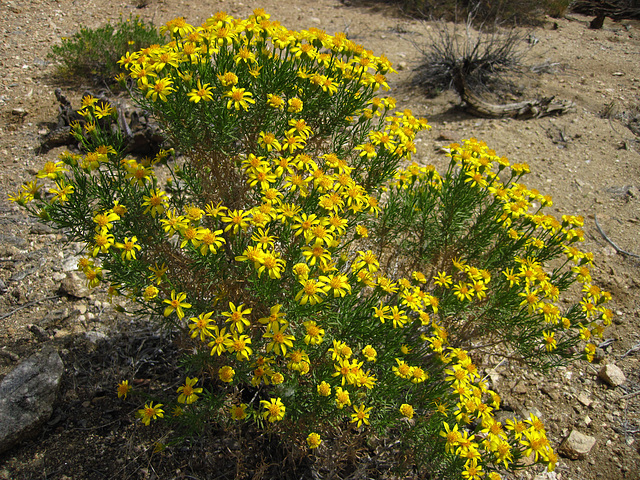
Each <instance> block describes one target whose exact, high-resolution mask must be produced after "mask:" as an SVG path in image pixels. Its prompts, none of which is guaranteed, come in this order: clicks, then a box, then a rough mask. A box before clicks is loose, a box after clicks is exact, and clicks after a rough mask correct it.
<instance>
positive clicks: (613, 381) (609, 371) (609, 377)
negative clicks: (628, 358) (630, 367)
mask: <svg viewBox="0 0 640 480" xmlns="http://www.w3.org/2000/svg"><path fill="white" fill-rule="evenodd" d="M598 377H600V379H601V380H602V381H604V382H605V383H606V384H607V385H609V386H610V387H614V388H615V387H619V386H620V385H622V384H623V383H624V382H625V381H626V380H627V379H626V378H625V376H624V373H622V370H620V368H619V367H618V366H616V365H614V364H613V363H608V364H607V365H605V366H603V367H602V368H601V369H600V371H599V372H598Z"/></svg>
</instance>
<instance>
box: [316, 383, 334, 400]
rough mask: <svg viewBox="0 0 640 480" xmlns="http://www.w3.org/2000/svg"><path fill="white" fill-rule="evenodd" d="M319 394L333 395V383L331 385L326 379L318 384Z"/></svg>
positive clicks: (323, 395)
mask: <svg viewBox="0 0 640 480" xmlns="http://www.w3.org/2000/svg"><path fill="white" fill-rule="evenodd" d="M317 389H318V395H320V396H321V397H328V396H329V395H331V385H329V384H328V383H327V382H325V381H324V380H323V381H322V382H321V383H320V384H319V385H318V387H317Z"/></svg>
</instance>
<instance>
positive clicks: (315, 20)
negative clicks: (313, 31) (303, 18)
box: [309, 17, 322, 25]
mask: <svg viewBox="0 0 640 480" xmlns="http://www.w3.org/2000/svg"><path fill="white" fill-rule="evenodd" d="M309 22H311V23H315V24H316V25H320V24H321V23H322V20H320V19H319V18H318V17H311V18H309Z"/></svg>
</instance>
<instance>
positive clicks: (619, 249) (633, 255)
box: [593, 215, 640, 258]
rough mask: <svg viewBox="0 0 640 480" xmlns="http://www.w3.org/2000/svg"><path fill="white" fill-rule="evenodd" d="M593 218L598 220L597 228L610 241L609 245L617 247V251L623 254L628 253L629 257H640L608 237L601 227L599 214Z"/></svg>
mask: <svg viewBox="0 0 640 480" xmlns="http://www.w3.org/2000/svg"><path fill="white" fill-rule="evenodd" d="M593 218H594V220H595V221H596V228H597V229H598V232H600V235H602V238H604V239H605V240H606V241H607V243H609V245H611V246H612V247H613V248H614V249H615V251H616V252H617V253H621V254H622V255H627V256H629V257H635V258H640V255H636V254H635V253H631V252H626V251H624V250H622V249H621V248H620V247H619V246H618V245H616V244H615V243H613V240H611V239H610V238H609V237H607V234H606V233H604V231H603V230H602V228H601V227H600V224H599V223H598V216H597V215H594V216H593Z"/></svg>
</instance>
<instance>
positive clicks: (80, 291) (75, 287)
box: [60, 272, 89, 298]
mask: <svg viewBox="0 0 640 480" xmlns="http://www.w3.org/2000/svg"><path fill="white" fill-rule="evenodd" d="M60 292H61V293H63V294H66V295H70V296H72V297H76V298H86V297H88V296H89V289H88V288H87V287H86V280H83V279H82V278H80V275H78V274H77V273H76V272H70V273H67V277H66V278H65V279H64V280H62V282H60Z"/></svg>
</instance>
